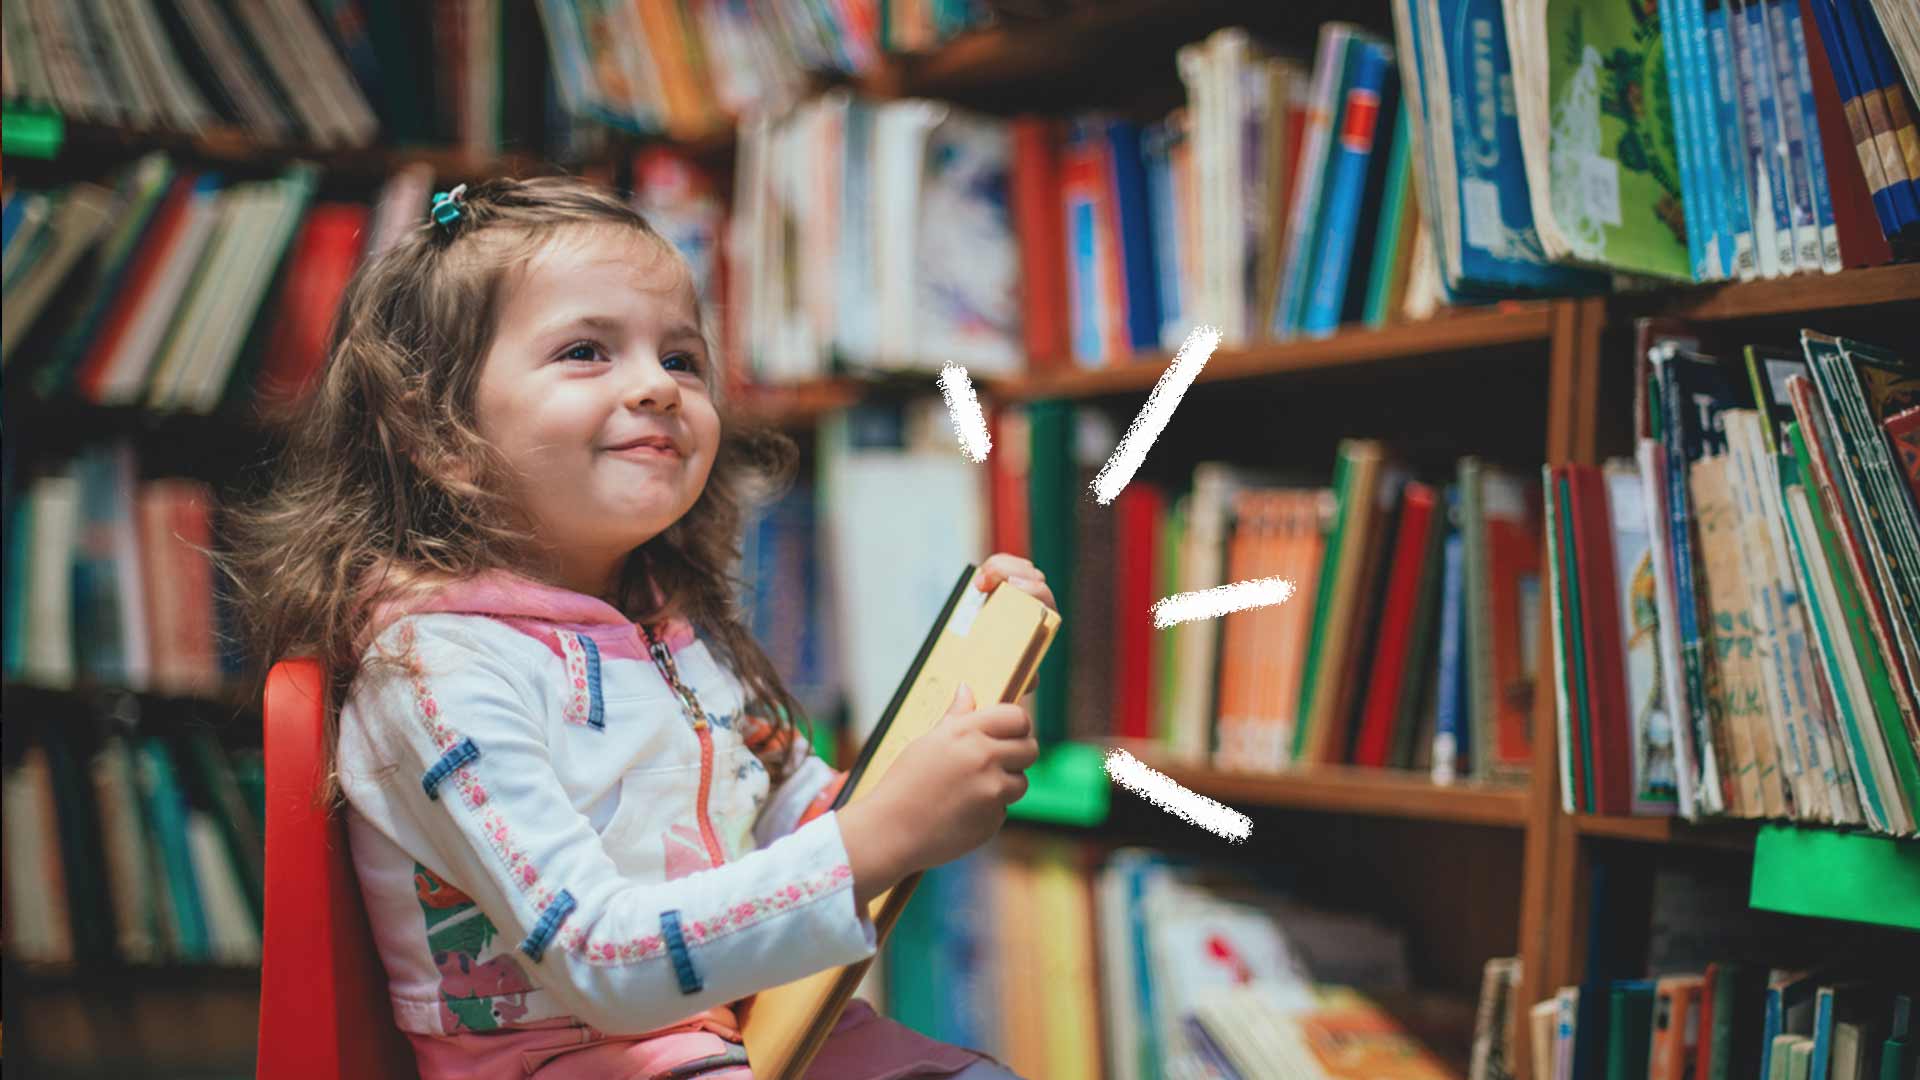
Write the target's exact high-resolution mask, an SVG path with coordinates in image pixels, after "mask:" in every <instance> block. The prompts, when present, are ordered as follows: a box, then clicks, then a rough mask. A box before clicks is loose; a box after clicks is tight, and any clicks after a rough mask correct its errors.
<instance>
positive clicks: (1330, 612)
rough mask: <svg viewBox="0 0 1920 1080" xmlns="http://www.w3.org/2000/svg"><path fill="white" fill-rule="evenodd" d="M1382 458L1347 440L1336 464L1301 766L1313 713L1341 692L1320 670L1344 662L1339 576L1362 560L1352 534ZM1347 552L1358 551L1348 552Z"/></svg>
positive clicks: (1298, 736)
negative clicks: (1327, 696) (1340, 638)
mask: <svg viewBox="0 0 1920 1080" xmlns="http://www.w3.org/2000/svg"><path fill="white" fill-rule="evenodd" d="M1380 457H1381V450H1380V447H1379V445H1378V444H1377V443H1373V442H1369V441H1366V440H1361V439H1346V440H1343V441H1342V442H1341V443H1340V450H1339V453H1338V456H1337V457H1336V459H1335V461H1334V466H1333V495H1334V504H1335V506H1336V507H1337V509H1336V510H1335V511H1334V519H1333V529H1332V532H1331V533H1330V534H1329V535H1328V537H1327V546H1326V552H1325V554H1324V555H1323V556H1322V561H1321V564H1320V580H1319V581H1318V582H1317V583H1316V584H1315V588H1314V598H1313V629H1312V631H1311V632H1309V633H1308V635H1307V652H1306V656H1305V658H1304V659H1303V661H1302V667H1301V677H1300V705H1299V707H1298V709H1296V710H1295V716H1296V720H1295V722H1294V728H1293V760H1294V761H1296V762H1300V761H1305V760H1306V758H1307V755H1308V748H1309V747H1310V746H1312V745H1313V737H1314V732H1313V727H1314V724H1315V723H1316V722H1317V720H1316V718H1315V716H1314V713H1315V711H1316V709H1318V708H1319V702H1320V696H1321V695H1323V694H1338V693H1339V687H1338V686H1336V685H1334V683H1335V680H1336V679H1337V678H1338V672H1334V673H1331V674H1327V677H1326V678H1324V679H1323V678H1321V675H1322V674H1326V673H1323V672H1322V671H1321V669H1322V668H1325V667H1330V666H1337V665H1334V664H1329V663H1327V662H1326V661H1327V657H1328V656H1330V655H1333V656H1335V657H1336V659H1342V658H1343V657H1342V656H1340V655H1339V654H1344V651H1345V649H1344V644H1343V643H1341V642H1336V641H1334V640H1333V638H1334V636H1335V635H1337V634H1338V635H1344V634H1346V632H1347V628H1346V627H1344V626H1336V625H1335V623H1336V622H1338V621H1339V619H1338V615H1339V610H1338V609H1339V608H1340V605H1339V604H1338V603H1337V601H1338V600H1339V598H1340V595H1341V594H1340V586H1341V584H1342V582H1341V580H1340V577H1341V573H1342V571H1343V570H1346V569H1347V568H1348V567H1349V565H1350V564H1351V563H1355V562H1358V561H1359V560H1360V558H1361V557H1362V552H1361V551H1360V550H1359V546H1358V545H1357V544H1354V543H1352V542H1351V539H1352V538H1351V537H1350V535H1349V534H1351V533H1353V532H1355V531H1356V530H1357V529H1358V528H1359V527H1360V526H1359V524H1358V522H1359V521H1360V519H1361V517H1362V516H1363V515H1365V514H1366V513H1368V512H1369V507H1368V506H1367V505H1366V504H1367V503H1368V502H1369V501H1370V500H1371V499H1372V498H1373V494H1374V492H1373V483H1372V482H1373V480H1374V479H1376V478H1377V477H1378V475H1379V467H1380ZM1348 547H1352V548H1354V550H1352V551H1347V550H1346V549H1347V548H1348ZM1323 711H1330V710H1323Z"/></svg>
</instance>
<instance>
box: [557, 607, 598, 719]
mask: <svg viewBox="0 0 1920 1080" xmlns="http://www.w3.org/2000/svg"><path fill="white" fill-rule="evenodd" d="M553 636H554V637H556V638H558V639H559V640H560V654H561V656H562V657H563V658H564V659H565V663H566V668H567V703H566V705H565V706H564V707H563V708H562V709H561V710H560V715H561V716H562V717H563V718H564V719H565V720H566V721H567V723H569V724H584V725H586V726H588V727H596V728H598V727H605V726H606V720H605V716H604V712H603V710H602V707H601V704H600V650H599V649H598V648H596V647H595V646H594V643H593V641H592V639H590V638H583V637H581V636H580V635H579V634H576V633H574V632H573V631H571V630H555V631H554V632H553Z"/></svg>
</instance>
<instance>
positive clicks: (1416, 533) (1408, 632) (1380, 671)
mask: <svg viewBox="0 0 1920 1080" xmlns="http://www.w3.org/2000/svg"><path fill="white" fill-rule="evenodd" d="M1438 508H1439V496H1438V494H1437V493H1436V492H1435V491H1434V490H1433V489H1432V488H1431V487H1428V486H1427V485H1425V484H1420V483H1409V484H1408V485H1407V488H1406V495H1405V501H1404V502H1403V503H1402V505H1401V509H1400V535H1399V536H1398V537H1396V538H1395V539H1394V543H1393V564H1392V566H1393V569H1392V570H1391V571H1389V575H1390V576H1389V577H1388V579H1387V599H1386V605H1385V608H1384V610H1383V611H1382V612H1381V618H1380V637H1379V643H1378V644H1377V645H1376V646H1375V647H1374V651H1373V676H1372V677H1371V678H1369V679H1368V680H1367V703H1366V706H1365V709H1364V711H1363V712H1362V713H1361V715H1360V733H1359V735H1358V736H1357V737H1356V738H1355V740H1354V745H1353V763H1354V764H1355V765H1371V766H1373V767H1375V768H1384V767H1385V766H1386V765H1387V758H1388V756H1389V754H1390V753H1391V752H1392V750H1393V735H1394V731H1393V725H1394V721H1395V720H1396V719H1397V718H1398V716H1399V713H1400V694H1401V688H1402V686H1403V685H1404V684H1405V682H1406V680H1407V678H1408V677H1409V675H1410V673H1409V672H1408V671H1407V662H1408V659H1409V657H1408V655H1407V654H1408V650H1409V649H1411V648H1412V645H1413V636H1414V635H1413V629H1414V627H1413V620H1414V613H1415V610H1416V609H1417V608H1418V607H1419V603H1418V601H1419V599H1420V582H1421V580H1422V578H1424V577H1425V576H1426V573H1427V560H1428V559H1429V558H1430V557H1431V556H1432V553H1433V543H1432V541H1433V535H1434V526H1435V523H1436V522H1437V521H1438V520H1439V515H1438Z"/></svg>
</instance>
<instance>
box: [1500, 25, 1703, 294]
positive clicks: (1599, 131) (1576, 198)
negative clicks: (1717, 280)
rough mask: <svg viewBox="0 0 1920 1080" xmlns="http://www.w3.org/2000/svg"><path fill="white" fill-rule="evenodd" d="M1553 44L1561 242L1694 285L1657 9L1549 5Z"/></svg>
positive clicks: (1554, 192)
mask: <svg viewBox="0 0 1920 1080" xmlns="http://www.w3.org/2000/svg"><path fill="white" fill-rule="evenodd" d="M1546 45H1547V56H1548V61H1547V62H1548V72H1549V74H1548V95H1549V97H1548V100H1549V107H1550V109H1551V112H1552V134H1551V140H1550V144H1549V145H1550V149H1549V162H1550V165H1551V177H1552V179H1551V194H1550V207H1551V210H1552V215H1553V222H1554V225H1555V233H1556V234H1557V236H1556V238H1557V239H1558V240H1560V241H1561V242H1562V243H1563V244H1564V247H1565V251H1566V253H1567V254H1568V255H1569V256H1570V257H1571V258H1574V259H1577V260H1579V261H1581V262H1585V263H1590V264H1594V265H1598V266H1611V267H1615V268H1617V269H1621V270H1627V271H1631V272H1635V273H1642V274H1649V275H1653V276H1658V277H1669V278H1681V279H1687V278H1690V277H1691V267H1690V265H1689V264H1688V261H1687V243H1686V219H1685V211H1684V209H1683V206H1682V201H1681V193H1680V176H1679V155H1678V152H1677V150H1676V148H1675V146H1674V139H1673V108H1672V102H1671V99H1670V95H1669V93H1668V87H1667V85H1666V79H1665V78H1664V73H1665V69H1664V60H1663V59H1662V57H1663V52H1662V50H1663V49H1664V48H1665V47H1666V42H1665V38H1664V36H1663V35H1662V33H1661V27H1660V20H1659V16H1658V12H1657V10H1655V9H1654V8H1651V7H1648V6H1644V5H1619V4H1606V3H1601V2H1598V0H1550V2H1549V3H1548V4H1547V26H1546ZM1537 212H1538V207H1537V206H1536V213H1537ZM1555 247H1556V245H1555V244H1553V243H1549V245H1548V252H1549V254H1550V255H1551V254H1553V253H1554V249H1555Z"/></svg>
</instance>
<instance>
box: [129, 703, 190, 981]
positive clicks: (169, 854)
mask: <svg viewBox="0 0 1920 1080" xmlns="http://www.w3.org/2000/svg"><path fill="white" fill-rule="evenodd" d="M138 764H139V779H140V794H141V797H142V798H143V799H144V801H145V802H146V810H147V813H146V819H147V830H148V843H149V844H150V845H151V846H152V848H153V850H154V851H155V852H157V853H158V861H159V863H160V865H161V866H162V867H164V868H165V870H164V872H165V876H166V879H167V880H166V887H165V889H164V890H163V891H162V894H161V896H162V899H163V900H164V901H165V908H166V915H165V919H166V921H167V923H168V925H169V926H170V927H171V928H172V930H173V935H172V936H173V938H174V940H175V942H176V943H177V945H178V946H179V950H180V957H179V958H180V959H182V960H204V959H206V957H207V920H206V911H205V909H203V908H202V907H201V906H200V886H199V878H198V877H196V876H195V875H194V872H193V853H192V851H191V850H190V849H189V848H188V846H187V800H186V796H185V794H184V793H183V792H182V791H181V788H180V781H179V777H178V774H177V773H176V772H175V771H174V768H173V757H172V755H170V754H169V753H168V752H167V745H166V743H164V742H162V741H161V740H160V739H158V738H156V737H153V736H148V737H146V738H143V739H141V740H140V756H139V762H138Z"/></svg>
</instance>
